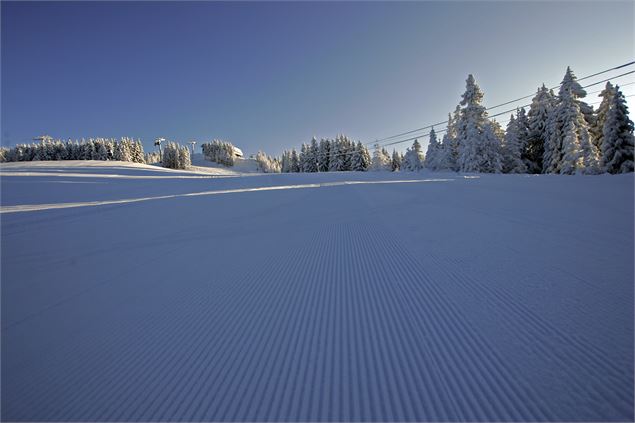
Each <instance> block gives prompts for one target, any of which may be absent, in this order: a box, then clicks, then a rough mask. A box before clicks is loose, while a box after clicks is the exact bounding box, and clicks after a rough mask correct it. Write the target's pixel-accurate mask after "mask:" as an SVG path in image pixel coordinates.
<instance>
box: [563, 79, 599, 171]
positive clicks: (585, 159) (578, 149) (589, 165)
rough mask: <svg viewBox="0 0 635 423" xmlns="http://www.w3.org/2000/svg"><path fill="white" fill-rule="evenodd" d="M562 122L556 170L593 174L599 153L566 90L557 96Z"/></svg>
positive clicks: (576, 103) (582, 118)
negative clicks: (559, 156) (560, 154)
mask: <svg viewBox="0 0 635 423" xmlns="http://www.w3.org/2000/svg"><path fill="white" fill-rule="evenodd" d="M556 113H558V116H559V120H560V121H561V122H562V128H561V129H560V131H561V132H560V133H561V135H562V150H561V151H562V159H561V160H560V163H559V166H558V171H559V173H561V174H565V175H572V174H574V173H588V174H595V173H598V171H599V162H598V161H599V155H598V152H597V148H596V147H595V145H594V144H593V142H592V141H591V137H590V135H589V127H588V125H587V122H586V120H585V119H584V115H583V114H582V112H581V110H580V105H579V104H578V102H577V101H575V97H574V95H573V93H571V92H570V91H568V90H566V91H563V92H561V94H560V96H559V104H558V106H557V108H556Z"/></svg>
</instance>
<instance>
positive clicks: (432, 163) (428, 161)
mask: <svg viewBox="0 0 635 423" xmlns="http://www.w3.org/2000/svg"><path fill="white" fill-rule="evenodd" d="M440 153H441V146H440V144H439V143H438V141H437V134H436V132H434V127H433V128H432V129H430V140H429V141H428V150H427V151H426V158H425V161H424V163H423V167H425V168H426V169H429V170H437V169H438V168H439V155H440Z"/></svg>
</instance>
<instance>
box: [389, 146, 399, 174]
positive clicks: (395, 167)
mask: <svg viewBox="0 0 635 423" xmlns="http://www.w3.org/2000/svg"><path fill="white" fill-rule="evenodd" d="M390 169H391V170H392V171H393V172H397V171H399V169H401V154H399V153H398V152H397V150H395V149H393V150H392V157H391V160H390Z"/></svg>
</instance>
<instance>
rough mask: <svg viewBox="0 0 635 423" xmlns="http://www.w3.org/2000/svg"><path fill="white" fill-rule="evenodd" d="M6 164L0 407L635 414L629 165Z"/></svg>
mask: <svg viewBox="0 0 635 423" xmlns="http://www.w3.org/2000/svg"><path fill="white" fill-rule="evenodd" d="M96 167H98V168H99V170H98V171H97V170H96ZM0 174H1V175H2V176H1V188H2V204H1V207H0V211H1V212H2V213H1V214H0V218H1V224H2V225H1V229H2V234H1V237H2V270H1V277H2V304H1V305H2V316H1V317H2V339H1V341H2V369H1V370H2V380H1V382H2V398H1V399H2V411H1V413H2V414H1V418H2V420H3V421H7V420H11V421H14V420H22V421H42V420H46V421H58V420H72V421H168V420H169V421H458V420H463V421H581V420H585V421H632V420H633V418H634V415H633V395H634V392H633V370H634V369H633V330H634V327H633V317H634V316H633V298H634V297H633V294H634V293H633V278H634V275H633V232H634V228H633V200H634V199H633V190H634V186H633V175H632V174H629V175H618V176H611V175H602V176H593V177H581V176H580V177H563V176H545V175H542V176H527V175H516V176H515V175H480V176H477V177H473V176H468V177H465V176H464V175H457V174H439V173H426V172H422V173H395V174H392V173H384V172H378V173H328V174H283V175H252V176H241V175H235V176H232V177H227V176H225V177H215V176H214V175H203V174H202V173H200V172H183V171H165V170H161V169H153V168H152V167H143V166H132V165H126V164H123V163H120V164H99V165H97V164H94V163H90V162H87V163H83V164H82V163H75V164H74V165H70V164H66V163H64V162H59V163H55V164H47V165H46V169H44V170H43V166H42V165H40V164H33V165H31V164H28V163H20V164H16V165H15V166H7V165H2V166H1V167H0ZM65 174H66V175H65ZM113 175H118V176H113ZM347 182H356V183H347ZM360 182H362V183H360ZM289 187H293V188H289ZM262 188H267V189H262ZM191 194H197V195H191ZM139 198H144V199H145V200H143V201H127V200H130V199H139ZM119 200H124V201H119ZM69 204H71V205H73V206H72V207H64V208H55V207H50V205H67V206H68V205H69Z"/></svg>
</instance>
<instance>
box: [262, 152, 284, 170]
mask: <svg viewBox="0 0 635 423" xmlns="http://www.w3.org/2000/svg"><path fill="white" fill-rule="evenodd" d="M256 163H257V164H258V169H259V170H260V171H261V172H263V173H280V171H281V163H280V161H278V160H277V159H276V158H274V157H270V156H268V155H266V154H265V153H263V152H262V151H259V152H258V153H257V154H256Z"/></svg>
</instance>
